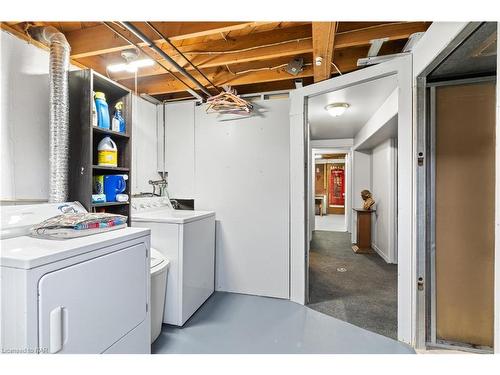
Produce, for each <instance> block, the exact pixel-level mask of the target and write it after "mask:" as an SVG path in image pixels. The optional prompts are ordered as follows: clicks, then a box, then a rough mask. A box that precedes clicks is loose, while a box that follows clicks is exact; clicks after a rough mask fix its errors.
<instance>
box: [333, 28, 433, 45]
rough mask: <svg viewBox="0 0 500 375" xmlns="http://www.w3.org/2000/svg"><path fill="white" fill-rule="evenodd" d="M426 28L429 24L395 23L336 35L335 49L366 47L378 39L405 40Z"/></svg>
mask: <svg viewBox="0 0 500 375" xmlns="http://www.w3.org/2000/svg"><path fill="white" fill-rule="evenodd" d="M428 27H429V22H395V23H389V24H383V25H379V26H373V27H367V28H364V29H360V30H352V31H346V32H342V33H337V35H336V37H335V49H341V48H350V47H356V46H364V45H368V44H370V40H372V39H378V38H389V40H399V39H407V38H408V37H409V36H410V35H411V34H413V33H416V32H421V31H425V30H427V28H428Z"/></svg>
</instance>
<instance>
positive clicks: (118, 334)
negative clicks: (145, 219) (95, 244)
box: [38, 244, 150, 354]
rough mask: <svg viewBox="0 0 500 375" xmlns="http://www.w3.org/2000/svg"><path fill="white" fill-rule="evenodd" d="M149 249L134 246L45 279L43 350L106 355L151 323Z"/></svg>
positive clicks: (41, 308)
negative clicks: (142, 325)
mask: <svg viewBox="0 0 500 375" xmlns="http://www.w3.org/2000/svg"><path fill="white" fill-rule="evenodd" d="M146 251H147V249H146V248H145V247H144V246H143V245H142V244H141V245H135V246H132V247H128V248H125V249H123V250H120V251H116V252H113V253H111V254H107V255H104V256H101V257H98V258H94V259H92V260H89V261H86V262H83V263H78V264H75V265H73V266H70V267H67V268H63V269H61V270H57V271H54V272H51V273H48V274H46V275H44V276H43V277H42V278H41V279H40V281H39V284H38V294H39V300H38V308H39V345H40V348H47V349H48V350H49V352H50V353H86V354H94V353H102V352H104V351H105V350H106V349H108V348H109V347H110V346H112V345H113V344H114V343H115V342H117V341H118V340H119V339H120V338H122V337H123V336H124V335H125V334H126V333H128V332H130V331H131V330H132V329H133V328H135V327H136V326H138V325H139V324H140V323H141V322H142V321H144V319H145V318H146V315H147V312H146V303H147V293H148V290H147V278H149V277H150V275H149V264H146V263H147V261H148V259H149V258H147V256H146Z"/></svg>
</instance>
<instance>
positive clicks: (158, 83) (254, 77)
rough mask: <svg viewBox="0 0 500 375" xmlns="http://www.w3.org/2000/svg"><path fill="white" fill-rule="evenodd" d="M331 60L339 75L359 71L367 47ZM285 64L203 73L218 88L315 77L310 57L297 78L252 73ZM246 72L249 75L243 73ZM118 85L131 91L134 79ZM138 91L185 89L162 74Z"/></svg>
mask: <svg viewBox="0 0 500 375" xmlns="http://www.w3.org/2000/svg"><path fill="white" fill-rule="evenodd" d="M334 56H335V64H336V65H337V66H338V68H339V70H340V71H341V72H342V73H347V72H350V71H353V70H356V69H357V68H358V67H357V65H356V62H357V59H358V58H360V57H364V56H366V47H358V48H353V49H348V50H340V51H336V52H335V55H334ZM285 62H286V60H285V59H283V58H282V59H274V60H269V61H262V62H261V63H260V64H259V65H257V63H252V64H249V63H245V64H237V65H235V66H232V67H231V68H232V70H231V72H229V71H227V69H226V68H222V67H215V68H207V69H204V70H203V73H204V74H206V75H207V76H208V77H209V78H210V79H211V80H212V81H213V82H214V83H215V84H216V85H218V86H220V85H224V84H229V85H231V86H238V85H247V84H259V83H263V82H273V81H281V80H290V79H295V78H304V77H312V76H313V75H314V71H313V66H312V61H311V57H309V58H308V59H305V63H306V66H305V67H304V70H303V71H302V72H301V73H299V74H298V75H297V76H293V75H291V74H289V73H287V72H286V71H285V69H284V67H280V68H277V69H265V70H259V71H252V69H259V67H264V66H279V65H281V64H283V63H285ZM245 70H250V71H248V72H246V73H245V72H244V71H245ZM238 72H239V74H238ZM242 72H243V74H242ZM193 75H194V76H195V77H196V78H197V79H198V78H200V79H202V78H201V77H199V75H197V73H195V72H193ZM120 83H121V84H123V85H124V86H127V87H129V88H131V89H133V86H134V79H126V80H122V81H120ZM137 91H138V92H139V93H148V94H150V95H158V94H165V93H174V92H181V91H185V87H184V86H183V85H182V84H180V83H179V82H177V81H175V79H174V78H173V77H172V76H171V75H170V74H161V75H156V76H151V77H143V78H141V79H140V80H138V87H137Z"/></svg>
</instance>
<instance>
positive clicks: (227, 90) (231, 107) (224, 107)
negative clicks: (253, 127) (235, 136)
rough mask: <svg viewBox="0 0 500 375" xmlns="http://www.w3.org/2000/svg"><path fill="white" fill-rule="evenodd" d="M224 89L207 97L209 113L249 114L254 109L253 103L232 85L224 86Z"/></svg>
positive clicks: (207, 110)
mask: <svg viewBox="0 0 500 375" xmlns="http://www.w3.org/2000/svg"><path fill="white" fill-rule="evenodd" d="M222 88H223V91H222V92H221V93H219V94H217V95H215V96H211V97H209V98H208V99H207V108H206V112H207V113H221V114H224V113H232V114H243V115H244V114H249V113H250V112H252V110H253V105H252V104H251V103H250V102H248V101H246V100H245V99H242V98H241V97H239V96H238V94H237V93H236V90H235V89H233V88H231V87H230V86H223V87H222Z"/></svg>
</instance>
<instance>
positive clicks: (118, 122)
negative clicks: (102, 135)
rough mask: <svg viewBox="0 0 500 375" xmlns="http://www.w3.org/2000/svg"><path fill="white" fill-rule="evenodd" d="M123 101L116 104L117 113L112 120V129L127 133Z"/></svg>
mask: <svg viewBox="0 0 500 375" xmlns="http://www.w3.org/2000/svg"><path fill="white" fill-rule="evenodd" d="M122 110H123V102H118V103H116V105H115V115H114V116H113V119H112V120H111V130H113V131H115V132H120V133H125V119H124V118H123V116H122Z"/></svg>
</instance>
